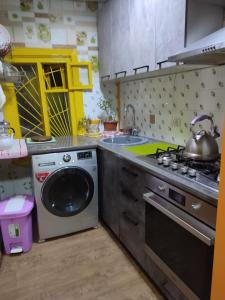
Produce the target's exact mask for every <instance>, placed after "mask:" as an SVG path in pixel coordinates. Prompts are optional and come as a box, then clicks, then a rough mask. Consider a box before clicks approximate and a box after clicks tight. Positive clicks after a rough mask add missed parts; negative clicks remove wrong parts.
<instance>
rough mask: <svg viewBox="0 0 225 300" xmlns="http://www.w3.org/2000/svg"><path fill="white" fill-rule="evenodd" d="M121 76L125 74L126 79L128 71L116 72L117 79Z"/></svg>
mask: <svg viewBox="0 0 225 300" xmlns="http://www.w3.org/2000/svg"><path fill="white" fill-rule="evenodd" d="M119 74H123V77H126V75H127V71H121V72H116V73H115V76H116V78H117V77H118V75H119Z"/></svg>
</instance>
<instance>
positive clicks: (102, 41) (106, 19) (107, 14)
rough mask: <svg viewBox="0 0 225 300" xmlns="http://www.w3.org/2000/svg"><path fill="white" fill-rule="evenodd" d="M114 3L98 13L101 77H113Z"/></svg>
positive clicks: (106, 4)
mask: <svg viewBox="0 0 225 300" xmlns="http://www.w3.org/2000/svg"><path fill="white" fill-rule="evenodd" d="M111 6H112V2H111V1H108V2H106V3H104V5H103V7H102V9H101V10H100V11H99V13H98V47H99V49H100V50H99V68H100V76H102V77H104V76H108V75H109V76H111V77H112V75H113V74H112V72H113V70H112V67H113V63H112V34H111V30H112V20H111V18H112V13H111Z"/></svg>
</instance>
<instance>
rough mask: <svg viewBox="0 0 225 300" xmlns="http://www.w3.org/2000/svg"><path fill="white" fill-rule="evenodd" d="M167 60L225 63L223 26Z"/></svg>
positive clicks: (224, 33)
mask: <svg viewBox="0 0 225 300" xmlns="http://www.w3.org/2000/svg"><path fill="white" fill-rule="evenodd" d="M168 61H169V62H176V63H180V62H183V63H185V64H203V65H222V64H225V27H223V28H221V29H219V30H217V31H216V32H213V33H212V34H210V35H207V36H206V37H204V38H202V39H200V40H198V41H196V42H194V43H193V44H191V45H189V46H188V47H186V48H184V49H183V50H181V51H180V52H178V53H176V54H175V55H173V56H170V57H169V58H168Z"/></svg>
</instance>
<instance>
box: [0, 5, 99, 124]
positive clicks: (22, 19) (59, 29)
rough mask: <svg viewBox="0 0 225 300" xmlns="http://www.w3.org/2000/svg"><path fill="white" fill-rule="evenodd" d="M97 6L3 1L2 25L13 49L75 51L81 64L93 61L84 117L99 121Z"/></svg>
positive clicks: (0, 22) (0, 16) (1, 6)
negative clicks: (32, 48)
mask: <svg viewBox="0 0 225 300" xmlns="http://www.w3.org/2000/svg"><path fill="white" fill-rule="evenodd" d="M97 8H98V7H97V6H96V3H94V2H91V1H89V2H88V1H87V2H86V1H74V0H65V1H63V0H1V1H0V24H3V25H4V26H5V27H6V28H7V29H8V31H9V32H10V35H11V39H12V42H13V46H14V47H38V48H75V49H77V53H78V59H79V60H80V61H87V60H88V61H92V64H93V85H94V88H93V91H92V92H87V93H84V103H85V114H86V116H91V117H92V118H96V117H97V116H98V114H99V113H100V110H99V108H98V107H97V105H96V103H97V100H98V98H100V97H101V95H102V93H101V89H100V85H99V72H98V39H97V24H96V12H97Z"/></svg>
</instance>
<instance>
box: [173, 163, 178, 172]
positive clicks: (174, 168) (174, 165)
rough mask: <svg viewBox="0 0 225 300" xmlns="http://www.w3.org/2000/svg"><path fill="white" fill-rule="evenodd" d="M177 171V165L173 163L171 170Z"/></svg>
mask: <svg viewBox="0 0 225 300" xmlns="http://www.w3.org/2000/svg"><path fill="white" fill-rule="evenodd" d="M177 169H178V163H176V162H174V163H172V170H174V171H175V170H177Z"/></svg>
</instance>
